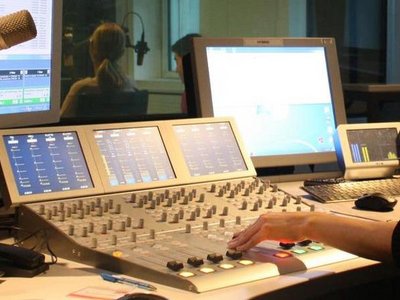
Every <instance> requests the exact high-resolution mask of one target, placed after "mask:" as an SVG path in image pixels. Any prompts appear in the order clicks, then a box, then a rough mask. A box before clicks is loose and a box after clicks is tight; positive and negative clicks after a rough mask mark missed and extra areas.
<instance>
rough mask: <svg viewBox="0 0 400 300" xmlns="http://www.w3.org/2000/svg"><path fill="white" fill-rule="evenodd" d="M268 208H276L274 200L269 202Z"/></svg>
mask: <svg viewBox="0 0 400 300" xmlns="http://www.w3.org/2000/svg"><path fill="white" fill-rule="evenodd" d="M267 208H269V209H271V208H274V200H272V199H270V200H269V201H268V206H267Z"/></svg>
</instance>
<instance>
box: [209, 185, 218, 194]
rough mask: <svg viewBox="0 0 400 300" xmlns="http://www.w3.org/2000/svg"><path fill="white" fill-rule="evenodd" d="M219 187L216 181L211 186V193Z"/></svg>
mask: <svg viewBox="0 0 400 300" xmlns="http://www.w3.org/2000/svg"><path fill="white" fill-rule="evenodd" d="M216 189H217V186H216V185H215V183H213V184H212V185H211V188H210V192H211V193H215V190H216Z"/></svg>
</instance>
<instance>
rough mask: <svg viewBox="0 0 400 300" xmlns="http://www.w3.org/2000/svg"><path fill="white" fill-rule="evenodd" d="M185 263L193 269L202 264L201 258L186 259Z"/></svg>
mask: <svg viewBox="0 0 400 300" xmlns="http://www.w3.org/2000/svg"><path fill="white" fill-rule="evenodd" d="M187 263H188V264H189V265H191V266H193V267H198V266H201V265H202V264H204V261H203V259H202V258H199V257H196V256H192V257H189V258H188V259H187Z"/></svg>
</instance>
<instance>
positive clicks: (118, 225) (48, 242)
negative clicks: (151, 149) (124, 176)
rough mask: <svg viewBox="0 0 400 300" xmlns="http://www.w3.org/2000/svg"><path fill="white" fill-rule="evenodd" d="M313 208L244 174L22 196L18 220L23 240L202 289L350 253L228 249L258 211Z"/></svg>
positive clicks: (308, 246) (313, 245)
mask: <svg viewBox="0 0 400 300" xmlns="http://www.w3.org/2000/svg"><path fill="white" fill-rule="evenodd" d="M313 209H314V207H313V206H309V205H307V204H305V203H303V202H302V201H301V198H299V197H293V196H291V195H288V194H286V193H284V192H283V191H281V190H280V189H279V187H278V186H277V185H271V184H270V183H269V182H264V181H262V180H260V179H258V178H254V177H247V178H244V179H236V180H229V181H215V182H211V183H203V184H192V185H177V186H175V187H168V188H161V189H148V190H142V191H134V192H125V193H114V194H108V195H106V194H105V195H102V196H95V197H79V198H73V199H66V200H57V201H47V202H37V203H31V204H23V205H21V207H20V208H19V210H18V221H19V225H20V226H21V227H22V228H24V229H25V230H26V231H29V232H38V233H37V234H36V235H35V237H36V239H34V238H31V239H27V240H26V241H24V246H26V247H34V246H36V247H37V246H38V244H41V246H42V248H43V249H45V248H46V247H47V246H48V247H49V249H50V250H52V251H53V252H54V253H55V254H56V255H58V256H61V257H64V258H67V259H71V260H75V261H79V262H83V263H85V264H89V265H93V266H95V267H98V268H102V269H106V270H110V271H113V272H117V273H122V274H127V275H131V276H134V277H138V278H142V279H145V280H150V281H154V282H158V283H161V284H165V285H170V286H173V287H176V288H181V289H185V290H189V291H193V292H205V291H208V290H213V289H217V288H223V287H227V286H231V285H236V284H241V283H245V282H250V281H254V280H259V279H263V278H268V277H273V276H278V275H281V274H287V273H292V272H296V271H303V270H306V269H308V268H313V267H318V266H321V265H325V264H330V263H334V262H339V261H344V260H348V259H351V258H354V256H353V255H351V254H348V253H346V252H342V251H340V250H337V249H334V248H331V247H329V246H326V245H322V244H320V243H317V242H312V241H303V242H301V243H297V244H279V243H275V242H263V243H261V244H259V245H258V246H257V247H255V248H253V249H252V250H251V251H247V252H245V253H241V252H237V251H233V250H229V249H226V243H227V241H228V240H230V239H231V238H232V235H233V233H234V232H236V231H239V230H241V229H243V228H245V227H246V226H248V225H249V224H251V223H253V222H254V221H255V220H256V219H257V218H258V216H259V215H260V214H262V213H267V212H278V211H279V212H281V211H287V212H291V211H310V210H313ZM20 238H24V236H20ZM38 239H39V243H38Z"/></svg>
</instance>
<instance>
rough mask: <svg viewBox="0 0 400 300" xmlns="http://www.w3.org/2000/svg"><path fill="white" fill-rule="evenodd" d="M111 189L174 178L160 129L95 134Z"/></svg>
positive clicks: (128, 129)
mask: <svg viewBox="0 0 400 300" xmlns="http://www.w3.org/2000/svg"><path fill="white" fill-rule="evenodd" d="M94 138H95V141H96V144H97V146H98V148H99V151H100V154H101V157H102V160H103V162H104V166H105V168H106V173H107V176H108V181H109V184H110V185H111V186H121V185H129V184H136V183H147V182H154V181H165V180H169V179H173V178H175V174H174V171H173V168H172V166H171V163H170V160H169V157H168V155H167V152H166V149H165V146H164V143H163V141H162V139H161V136H160V132H159V130H158V128H157V127H143V128H121V129H107V130H96V131H94Z"/></svg>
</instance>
